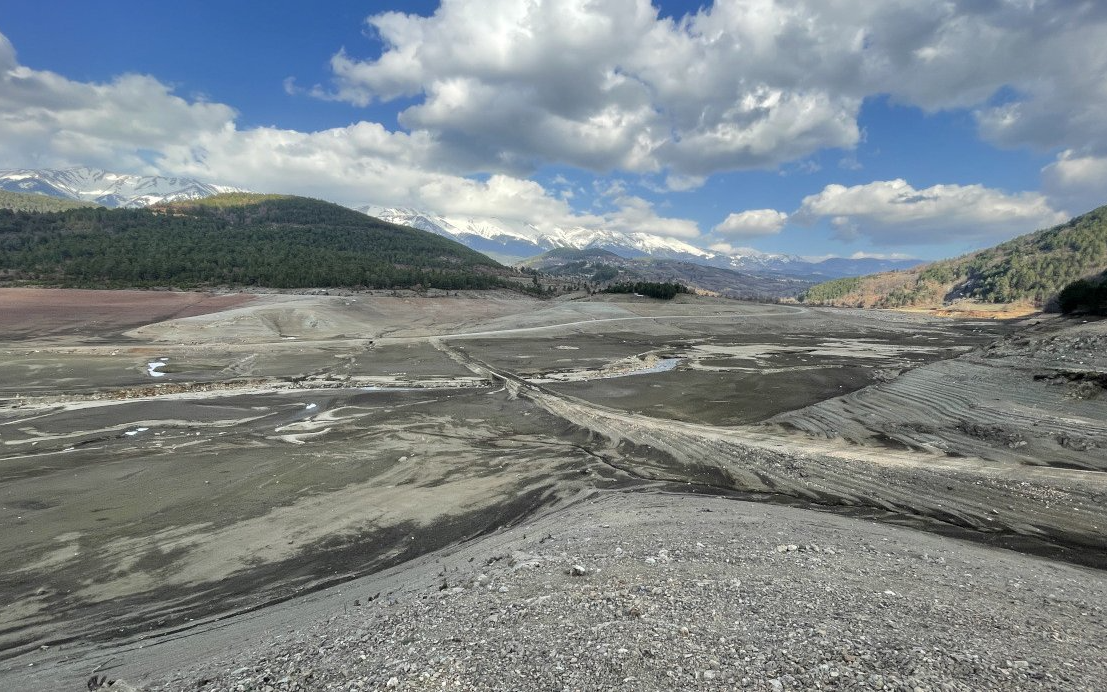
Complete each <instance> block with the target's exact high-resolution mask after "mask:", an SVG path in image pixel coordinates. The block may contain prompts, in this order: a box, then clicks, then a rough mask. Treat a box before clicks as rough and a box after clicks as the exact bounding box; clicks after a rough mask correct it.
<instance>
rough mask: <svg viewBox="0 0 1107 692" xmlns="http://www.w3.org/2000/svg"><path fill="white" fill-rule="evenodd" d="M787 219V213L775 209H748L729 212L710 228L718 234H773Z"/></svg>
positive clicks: (752, 235)
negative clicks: (720, 221) (721, 220)
mask: <svg viewBox="0 0 1107 692" xmlns="http://www.w3.org/2000/svg"><path fill="white" fill-rule="evenodd" d="M787 221H788V215H787V214H785V213H784V212H781V211H777V210H775V209H750V210H747V211H743V212H738V213H732V214H729V215H728V216H727V217H726V219H724V220H723V222H722V223H720V224H719V225H718V226H715V228H714V229H712V230H713V231H714V232H715V233H718V234H720V235H728V236H738V237H744V238H753V237H757V236H766V235H775V234H777V233H779V232H780V229H782V228H784V224H785V223H786V222H787Z"/></svg>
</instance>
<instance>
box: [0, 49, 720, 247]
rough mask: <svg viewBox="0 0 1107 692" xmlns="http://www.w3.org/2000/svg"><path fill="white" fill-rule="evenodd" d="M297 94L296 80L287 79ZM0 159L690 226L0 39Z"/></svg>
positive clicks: (480, 211)
mask: <svg viewBox="0 0 1107 692" xmlns="http://www.w3.org/2000/svg"><path fill="white" fill-rule="evenodd" d="M286 86H287V87H288V88H293V89H295V85H294V83H291V82H290V83H289V84H287V85H286ZM0 113H3V115H2V116H0V159H2V160H4V161H5V163H6V164H7V165H9V166H26V167H63V166H69V165H92V166H101V167H104V168H106V169H109V170H114V171H123V172H138V173H147V174H169V175H184V176H190V177H196V178H199V179H202V180H210V181H215V182H219V183H223V184H229V185H237V186H240V187H244V188H248V189H253V190H262V191H274V192H288V193H295V194H303V195H310V196H314V197H320V198H323V199H330V200H334V201H338V202H342V203H346V204H360V203H374V204H379V205H384V206H409V207H414V208H418V209H425V210H427V211H431V212H435V213H440V214H444V215H460V216H475V217H479V216H494V217H498V218H504V219H511V220H515V221H523V222H527V223H534V224H535V225H537V226H539V227H540V228H541V227H549V226H555V225H562V226H577V227H585V228H597V229H599V228H615V229H618V230H622V231H625V232H635V233H654V234H661V235H666V236H678V237H683V238H692V237H695V236H697V235H698V234H699V229H698V227H697V226H696V224H695V222H693V221H689V220H685V219H672V218H667V217H664V216H661V215H659V214H657V213H656V212H655V211H654V209H653V207H652V206H651V205H650V204H649V203H648V202H646V201H645V200H642V199H640V198H637V197H632V196H628V195H627V194H626V192H625V187H624V186H618V187H617V188H615V189H612V190H611V191H610V196H611V199H612V202H613V204H612V206H613V210H612V211H609V212H607V213H605V214H579V213H577V212H575V211H574V210H573V209H572V208H571V206H570V205H569V204H568V201H567V198H568V197H567V196H566V195H562V194H556V193H551V192H550V191H548V190H546V189H545V188H544V187H543V186H542V185H540V184H539V183H537V182H534V181H530V180H526V179H521V178H518V177H514V176H510V175H504V174H496V175H492V176H490V177H488V179H486V180H474V179H472V178H468V177H464V176H461V175H457V174H456V173H453V172H451V171H450V170H449V169H448V167H446V168H443V167H441V166H439V163H440V161H441V159H442V158H443V156H442V148H441V144H440V142H439V141H438V140H437V139H436V138H435V137H434V136H433V135H432V134H431V133H429V132H428V131H426V130H415V131H413V132H410V133H409V132H396V131H391V130H388V129H387V128H385V127H384V126H383V125H380V124H379V123H373V122H359V123H356V124H353V125H350V126H348V127H341V128H332V129H328V130H321V131H317V132H299V131H296V130H287V129H280V128H275V127H258V128H252V129H246V130H240V129H238V126H237V124H236V122H235V117H236V113H235V111H234V109H233V108H231V107H229V106H226V105H223V104H218V103H207V102H203V101H198V100H193V101H188V100H186V99H183V98H181V97H179V96H177V95H175V94H174V93H173V90H172V88H171V87H169V86H167V85H165V84H162V83H161V82H159V81H158V80H156V79H155V78H153V77H150V76H145V75H124V76H121V77H119V78H117V79H115V80H113V81H112V82H110V83H106V84H88V83H82V82H76V81H72V80H69V79H66V78H64V77H62V76H60V75H57V74H54V73H51V72H45V71H38V70H33V69H31V68H29V67H25V66H22V65H20V64H19V63H18V60H17V58H16V54H15V51H14V49H13V48H12V46H11V43H10V42H9V41H8V40H7V38H6V37H4V36H3V35H2V34H0Z"/></svg>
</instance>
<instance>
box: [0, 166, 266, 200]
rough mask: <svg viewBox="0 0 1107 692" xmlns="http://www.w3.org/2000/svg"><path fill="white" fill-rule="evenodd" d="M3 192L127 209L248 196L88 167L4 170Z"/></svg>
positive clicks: (1, 174) (191, 182) (207, 185)
mask: <svg viewBox="0 0 1107 692" xmlns="http://www.w3.org/2000/svg"><path fill="white" fill-rule="evenodd" d="M0 190H7V191H9V192H22V193H29V194H39V195H48V196H50V197H60V198H62V199H70V200H75V201H78V202H92V203H94V204H99V205H101V206H104V207H110V208H116V207H123V208H126V209H138V208H141V207H148V206H150V205H151V204H158V203H162V202H179V201H183V200H191V199H200V198H203V197H210V196H211V195H218V194H221V193H224V192H245V190H240V189H238V188H235V187H230V186H227V185H212V184H210V183H202V182H200V181H198V180H193V179H191V178H167V177H164V176H150V175H127V174H121V173H109V172H107V171H102V170H99V169H96V168H86V167H81V168H65V169H48V170H31V169H14V170H13V169H9V170H0Z"/></svg>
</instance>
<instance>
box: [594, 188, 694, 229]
mask: <svg viewBox="0 0 1107 692" xmlns="http://www.w3.org/2000/svg"><path fill="white" fill-rule="evenodd" d="M616 204H617V206H618V208H617V209H616V210H615V211H614V212H611V213H608V214H605V215H604V217H603V224H602V225H603V227H604V228H608V229H611V230H615V231H622V232H624V233H648V234H650V235H657V236H662V237H664V238H695V237H697V236H699V234H700V229H699V226H698V225H696V222H695V221H690V220H688V219H674V218H668V217H664V216H659V215H658V214H657V212H656V211H654V208H653V204H651V203H650V202H648V201H647V200H644V199H642V198H641V197H634V196H630V195H627V196H623V197H619V198H618V199H616Z"/></svg>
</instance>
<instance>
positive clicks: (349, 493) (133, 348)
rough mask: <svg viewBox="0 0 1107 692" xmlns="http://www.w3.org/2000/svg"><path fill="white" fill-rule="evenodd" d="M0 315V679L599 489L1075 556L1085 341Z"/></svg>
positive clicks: (1104, 351)
mask: <svg viewBox="0 0 1107 692" xmlns="http://www.w3.org/2000/svg"><path fill="white" fill-rule="evenodd" d="M167 296H169V297H167ZM174 296H175V297H174ZM174 301H177V302H176V303H174ZM0 320H2V321H3V323H4V324H5V329H4V334H3V335H2V336H0V338H2V339H4V340H3V341H0V526H3V527H4V529H3V531H2V532H0V555H3V556H4V567H3V571H2V576H0V678H3V676H4V674H5V671H7V672H11V671H14V670H25V669H26V668H27V666H28V665H30V664H38V665H40V666H49V665H52V664H54V663H57V662H58V661H64V660H66V657H67V656H70V655H73V656H76V655H77V654H76V653H73V652H78V651H81V650H89V649H95V648H96V647H109V646H117V645H120V644H123V643H129V644H134V643H136V642H138V643H141V642H155V641H158V640H164V639H169V638H174V637H180V636H187V634H188V633H189V632H190V631H192V630H194V629H195V628H197V627H198V626H201V625H205V626H210V625H211V623H213V622H218V621H220V620H223V619H227V618H233V617H235V616H236V615H241V614H244V613H249V612H255V611H257V610H258V609H262V608H265V607H266V606H269V605H271V604H274V603H277V602H281V601H286V600H288V599H290V598H293V597H297V596H300V595H303V594H305V593H309V592H312V591H315V590H319V589H321V588H324V587H327V586H330V585H334V584H340V583H343V582H346V581H348V580H351V579H354V578H356V577H360V576H363V575H366V574H370V573H373V572H377V571H380V570H383V569H386V568H389V567H393V566H396V565H400V564H402V563H405V562H406V561H409V560H412V559H414V558H416V557H418V556H420V555H424V554H427V553H430V552H431V551H435V550H439V549H442V548H445V547H447V546H451V545H456V544H458V543H459V542H463V541H467V540H470V539H474V538H476V537H480V536H483V535H488V534H491V533H495V532H497V531H500V530H502V529H504V528H506V527H510V526H516V525H519V524H520V523H521V522H524V521H529V520H533V519H535V518H536V517H539V516H546V515H551V514H553V513H556V512H559V511H562V510H564V509H565V508H567V507H570V506H573V505H575V504H578V503H579V502H581V501H582V500H584V499H587V498H592V497H596V496H597V494H605V493H611V492H637V493H683V494H693V493H694V494H715V495H723V496H732V497H735V498H743V499H756V500H759V501H767V502H773V503H779V504H790V505H793V506H796V507H800V508H808V509H812V510H818V511H824V512H825V511H831V512H838V513H843V514H847V515H850V516H856V517H865V518H869V519H879V520H882V521H887V522H892V523H899V524H904V525H908V526H912V527H916V528H922V529H924V530H927V531H929V532H932V533H937V534H946V535H951V536H956V537H960V538H969V539H972V540H974V541H978V542H984V543H991V544H994V545H999V546H1005V547H1012V548H1016V549H1018V550H1022V551H1024V552H1029V553H1034V554H1038V555H1044V556H1047V557H1050V558H1053V559H1059V560H1064V561H1067V562H1070V563H1076V564H1079V565H1086V566H1089V567H1093V568H1102V567H1104V563H1105V554H1107V552H1105V548H1107V539H1105V535H1107V532H1105V530H1104V529H1107V480H1105V478H1107V476H1105V475H1104V473H1103V472H1104V471H1107V423H1105V421H1107V393H1105V392H1104V389H1105V387H1107V323H1103V322H1087V323H1085V322H1081V321H1071V320H1060V319H1044V320H1040V321H1039V320H1036V319H1035V320H1029V321H1024V322H1020V323H1018V324H1012V323H1001V322H997V321H991V320H973V321H957V320H951V319H944V318H929V317H925V316H920V315H909V314H900V313H885V312H863V311H850V310H816V309H806V308H802V307H796V306H785V305H758V304H749V303H739V302H735V301H727V300H715V299H709V298H692V297H681V298H678V299H677V300H675V301H672V302H666V303H663V302H658V301H653V300H649V299H643V298H634V297H622V298H620V299H610V300H603V299H598V298H596V299H578V300H563V301H545V302H540V301H535V300H532V299H527V298H521V297H517V296H513V295H506V294H505V295H491V296H489V295H465V294H462V295H445V296H438V297H425V296H416V295H396V294H372V293H363V294H351V295H285V294H260V295H254V296H203V295H202V294H154V293H138V292H67V291H35V290H29V289H28V290H15V289H5V290H4V291H0ZM82 647H83V649H82Z"/></svg>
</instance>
